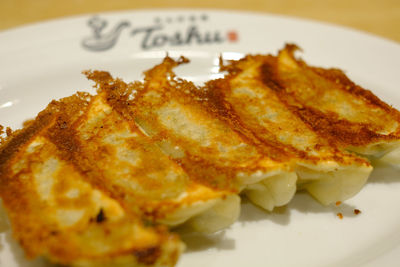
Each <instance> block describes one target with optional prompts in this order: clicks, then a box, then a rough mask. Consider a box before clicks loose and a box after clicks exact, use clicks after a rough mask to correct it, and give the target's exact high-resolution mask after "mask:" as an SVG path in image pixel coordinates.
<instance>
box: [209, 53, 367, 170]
mask: <svg viewBox="0 0 400 267" xmlns="http://www.w3.org/2000/svg"><path fill="white" fill-rule="evenodd" d="M275 61H276V59H275V58H274V57H272V56H259V55H256V56H247V57H245V58H244V59H242V60H239V61H233V62H230V64H228V65H225V66H222V67H221V68H222V70H227V71H228V74H227V75H226V76H225V78H223V79H218V80H214V81H210V82H208V83H207V84H206V85H205V87H204V89H203V91H204V92H206V93H207V94H208V95H218V98H219V99H220V100H219V102H220V103H223V104H220V105H224V106H229V107H230V109H231V110H234V111H233V112H235V113H236V114H238V117H240V119H241V124H242V125H244V127H246V128H248V129H249V130H250V131H251V132H252V133H253V134H254V136H256V137H257V138H258V139H259V140H260V141H261V142H268V143H275V145H276V146H277V147H280V148H281V149H282V150H285V151H286V152H287V153H288V154H289V155H290V156H291V157H294V158H297V159H298V160H303V161H307V162H309V163H311V164H318V163H321V162H323V161H334V162H337V163H340V164H344V165H351V164H354V163H356V164H361V165H367V166H368V165H369V163H368V162H367V161H366V160H365V159H363V158H360V157H357V156H354V155H351V154H349V153H344V152H343V151H341V150H340V149H338V147H337V146H336V143H333V142H329V140H327V139H326V138H325V137H324V136H321V135H319V134H317V133H316V132H315V129H314V128H313V127H311V126H310V125H309V124H307V123H304V121H303V119H302V117H301V116H299V109H298V108H297V106H296V105H293V106H292V105H291V104H293V103H291V102H290V99H288V98H287V96H286V94H285V93H284V92H282V91H283V89H281V88H280V87H278V86H277V85H276V84H275V83H274V82H271V80H272V79H273V78H271V77H275V76H276V75H275V74H274V72H273V68H272V67H271V66H270V65H267V64H266V62H275Z"/></svg>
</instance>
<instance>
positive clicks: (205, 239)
mask: <svg viewBox="0 0 400 267" xmlns="http://www.w3.org/2000/svg"><path fill="white" fill-rule="evenodd" d="M286 42H294V43H296V44H298V45H299V46H301V47H302V48H303V50H304V54H303V55H302V57H303V58H304V59H306V60H307V61H308V62H309V63H311V64H313V65H319V66H324V67H339V68H341V69H343V70H345V71H346V72H347V74H348V75H349V76H350V77H351V78H352V79H353V80H354V81H356V82H357V83H359V84H360V85H362V86H364V87H366V88H369V89H371V90H372V91H373V92H374V93H375V94H377V95H378V96H379V97H381V98H382V99H383V100H385V101H387V102H388V103H390V104H392V105H394V106H395V107H397V108H400V93H399V84H400V75H399V70H400V46H399V45H398V44H396V43H394V42H391V41H388V40H383V39H381V38H378V37H374V36H371V35H368V34H365V33H361V32H358V31H354V30H350V29H344V28H340V27H337V26H332V25H327V24H321V23H316V22H313V21H306V20H300V19H294V18H288V17H282V16H275V15H265V14H254V13H237V12H228V11H212V10H196V11H189V10H140V11H127V12H119V13H105V14H98V15H95V14H91V15H87V16H80V17H74V18H69V19H62V20H56V21H51V22H47V23H41V24H34V25H30V26H26V27H22V28H17V29H13V30H9V31H5V32H2V33H0V123H1V124H2V125H7V126H11V127H12V128H17V127H20V126H21V123H22V122H23V121H24V120H26V119H28V118H33V117H34V116H35V115H36V114H37V112H39V111H40V110H41V109H43V108H44V107H45V106H46V105H47V104H48V103H49V102H50V100H51V99H54V98H60V97H64V96H68V95H71V94H72V93H74V92H75V91H77V90H80V91H91V92H93V90H92V89H91V83H90V82H88V81H87V80H86V78H85V77H84V76H83V75H81V74H80V72H81V71H82V70H85V69H102V70H108V71H110V72H111V73H112V74H113V75H115V76H119V77H121V78H123V79H125V80H127V81H131V80H134V79H140V78H141V77H142V76H141V73H142V71H143V70H145V69H147V68H150V67H151V66H152V65H154V64H155V63H158V62H160V60H161V58H162V57H163V56H164V55H165V53H166V51H168V52H169V55H170V56H173V57H177V56H179V55H185V56H186V57H188V58H190V59H191V60H192V63H191V64H189V65H186V66H182V67H179V68H178V70H177V72H178V74H179V75H181V76H183V77H184V78H187V79H189V80H193V81H195V82H197V83H201V82H202V81H204V80H206V79H210V78H215V77H220V75H221V74H219V73H218V68H217V64H218V56H219V54H221V53H222V54H223V56H224V58H226V59H237V58H240V57H241V56H242V55H243V54H244V53H257V52H258V53H276V52H277V51H278V49H280V48H282V47H283V45H284V44H285V43H286ZM398 203H400V171H399V169H395V168H392V167H385V166H380V167H378V168H376V170H375V171H374V173H373V174H372V177H371V179H370V181H369V182H368V184H367V185H366V186H365V188H364V189H363V190H362V191H361V193H359V194H358V195H357V196H356V197H354V198H352V199H351V200H349V201H347V202H346V203H345V204H342V205H340V206H339V207H335V206H331V207H323V206H321V205H319V204H318V203H316V202H315V201H314V200H313V199H311V198H310V197H309V196H308V195H306V194H298V195H296V197H295V198H294V200H293V201H292V202H291V203H290V204H289V205H288V206H287V207H286V208H284V209H279V210H277V211H276V212H274V213H266V212H263V211H261V210H259V209H258V208H255V207H253V206H252V205H251V204H249V203H246V202H245V203H244V204H243V210H242V215H241V216H240V219H239V221H238V222H236V223H235V224H234V225H233V226H232V227H230V228H229V229H227V230H225V231H223V232H220V233H217V234H215V235H211V236H200V235H186V236H184V237H183V239H184V241H186V242H187V244H188V249H187V252H186V253H185V254H184V255H183V256H182V257H181V260H180V261H179V264H178V266H179V267H187V266H190V267H196V266H207V267H220V266H231V267H239V266H252V267H261V266H307V267H309V266H358V265H362V266H394V265H397V264H398V262H399V260H400V254H399V253H400V247H399V245H400V212H399V208H398ZM355 208H357V209H360V210H361V211H362V213H361V214H359V215H354V214H353V210H354V209H355ZM338 212H341V213H342V214H343V216H344V218H343V219H342V220H340V219H339V218H338V217H337V216H336V214H337V213H338ZM1 241H2V249H1V250H0V266H7V267H13V266H29V267H30V266H46V263H44V262H42V261H40V260H39V261H38V260H36V261H33V262H28V261H26V260H25V259H24V257H23V256H22V255H23V252H22V251H21V249H19V247H18V245H16V243H15V242H14V241H12V239H11V237H10V232H9V231H8V232H6V233H3V234H2V236H1Z"/></svg>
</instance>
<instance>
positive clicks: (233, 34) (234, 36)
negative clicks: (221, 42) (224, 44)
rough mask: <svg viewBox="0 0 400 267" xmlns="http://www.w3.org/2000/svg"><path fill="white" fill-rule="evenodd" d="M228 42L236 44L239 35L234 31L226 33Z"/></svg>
mask: <svg viewBox="0 0 400 267" xmlns="http://www.w3.org/2000/svg"><path fill="white" fill-rule="evenodd" d="M228 40H229V41H230V42H237V41H238V40H239V35H238V33H237V32H236V31H229V32H228Z"/></svg>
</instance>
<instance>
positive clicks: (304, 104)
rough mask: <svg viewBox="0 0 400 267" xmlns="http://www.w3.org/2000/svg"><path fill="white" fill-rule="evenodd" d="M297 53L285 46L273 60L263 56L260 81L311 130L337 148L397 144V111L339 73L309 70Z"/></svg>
mask: <svg viewBox="0 0 400 267" xmlns="http://www.w3.org/2000/svg"><path fill="white" fill-rule="evenodd" d="M296 49H298V48H297V47H296V46H295V45H287V46H286V47H285V49H283V50H281V51H280V53H279V55H278V57H272V56H265V57H263V65H262V66H261V67H260V69H259V71H260V79H261V80H262V81H263V83H265V84H266V85H268V86H269V87H271V88H273V89H274V90H276V91H277V92H278V93H279V94H280V95H281V98H282V99H283V98H284V99H285V101H286V102H287V103H288V104H289V106H290V108H291V109H292V111H293V112H294V113H295V114H297V115H298V116H299V117H300V118H301V119H302V120H303V121H305V122H306V123H307V124H308V125H310V127H312V129H313V130H314V131H316V132H318V133H319V134H320V135H321V136H322V137H323V138H326V139H327V140H328V141H329V142H330V143H332V144H336V145H339V146H340V147H342V148H348V147H362V146H366V145H369V144H374V143H380V142H388V141H396V140H399V139H400V112H399V111H397V110H396V109H394V108H393V107H391V106H389V105H388V104H386V103H384V102H383V101H381V100H380V99H379V98H378V97H376V96H375V95H374V94H373V93H372V92H371V91H369V90H365V89H363V88H361V87H360V86H358V85H356V84H354V83H353V82H352V81H350V80H349V79H348V78H347V77H346V75H345V74H344V73H343V72H342V71H340V70H338V69H322V68H316V67H310V66H308V65H307V64H306V63H305V62H304V61H302V60H298V59H296V58H295V57H294V52H295V50H296ZM316 103H318V104H317V105H316Z"/></svg>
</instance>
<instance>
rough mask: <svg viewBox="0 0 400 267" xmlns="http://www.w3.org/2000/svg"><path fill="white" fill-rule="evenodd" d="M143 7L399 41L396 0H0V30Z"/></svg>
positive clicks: (399, 8)
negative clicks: (317, 25)
mask: <svg viewBox="0 0 400 267" xmlns="http://www.w3.org/2000/svg"><path fill="white" fill-rule="evenodd" d="M144 8H190V9H195V8H212V9H230V10H238V11H240V10H243V11H256V12H265V13H274V14H281V15H288V16H295V17H301V18H308V19H313V20H317V21H325V22H330V23H335V24H339V25H343V26H347V27H351V28H355V29H358V30H362V31H366V32H369V33H372V34H375V35H379V36H381V37H385V38H387V39H391V40H394V41H396V42H400V0H201V1H183V0H168V1H165V0H141V1H139V0H108V1H107V0H64V1H63V0H0V30H5V29H10V28H13V27H16V26H21V25H24V24H27V23H33V22H38V21H43V20H49V19H53V18H60V17H65V16H71V15H78V14H84V13H97V12H102V11H116V10H127V9H144Z"/></svg>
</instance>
